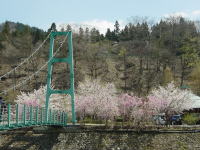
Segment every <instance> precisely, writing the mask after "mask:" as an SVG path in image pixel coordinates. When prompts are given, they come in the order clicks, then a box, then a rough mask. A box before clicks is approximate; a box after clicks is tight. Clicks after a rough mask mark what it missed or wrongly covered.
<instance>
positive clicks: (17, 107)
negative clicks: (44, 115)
mask: <svg viewBox="0 0 200 150" xmlns="http://www.w3.org/2000/svg"><path fill="white" fill-rule="evenodd" d="M15 109H16V116H15V119H16V125H17V126H18V124H19V105H18V104H16V107H15Z"/></svg>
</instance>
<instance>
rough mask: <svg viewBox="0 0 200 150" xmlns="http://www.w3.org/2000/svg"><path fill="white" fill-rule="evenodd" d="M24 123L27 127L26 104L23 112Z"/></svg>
mask: <svg viewBox="0 0 200 150" xmlns="http://www.w3.org/2000/svg"><path fill="white" fill-rule="evenodd" d="M23 123H24V125H26V105H25V104H24V110H23Z"/></svg>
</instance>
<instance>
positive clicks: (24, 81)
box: [0, 33, 68, 95]
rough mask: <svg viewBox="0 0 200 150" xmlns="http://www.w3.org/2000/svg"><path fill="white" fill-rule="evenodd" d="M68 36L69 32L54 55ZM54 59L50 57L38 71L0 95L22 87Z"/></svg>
mask: <svg viewBox="0 0 200 150" xmlns="http://www.w3.org/2000/svg"><path fill="white" fill-rule="evenodd" d="M67 36H68V33H67V34H66V36H65V38H64V40H63V41H62V42H61V44H60V46H59V47H58V49H57V50H56V52H55V53H54V55H53V56H55V55H56V54H57V53H58V52H59V50H60V49H61V48H62V46H63V44H64V42H65V41H66V39H67ZM52 59H53V57H52V58H51V59H49V60H48V61H47V62H46V63H45V64H44V65H43V66H42V67H41V68H40V69H39V70H38V71H36V72H35V73H34V74H32V75H30V76H29V77H27V78H26V79H25V80H23V81H22V82H20V83H18V84H17V85H16V86H15V85H14V86H12V87H10V88H8V89H7V90H5V91H3V92H1V93H0V95H2V94H6V93H7V92H9V91H10V90H13V89H14V88H18V87H21V86H22V85H24V84H25V83H26V82H27V81H28V80H30V79H32V78H33V77H34V76H35V75H36V74H38V73H39V72H40V71H41V70H42V69H44V67H46V66H47V65H48V63H49V62H50V61H51V60H52Z"/></svg>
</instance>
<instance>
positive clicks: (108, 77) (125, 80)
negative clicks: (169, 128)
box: [0, 17, 200, 101]
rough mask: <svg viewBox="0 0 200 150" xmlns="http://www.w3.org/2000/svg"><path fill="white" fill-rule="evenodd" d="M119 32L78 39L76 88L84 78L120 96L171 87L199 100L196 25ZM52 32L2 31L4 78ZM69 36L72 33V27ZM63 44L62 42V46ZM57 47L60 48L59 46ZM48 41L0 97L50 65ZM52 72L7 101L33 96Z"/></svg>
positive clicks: (10, 26)
mask: <svg viewBox="0 0 200 150" xmlns="http://www.w3.org/2000/svg"><path fill="white" fill-rule="evenodd" d="M114 28H115V29H114V30H113V31H112V30H110V29H108V30H107V32H106V34H105V35H103V34H101V33H100V32H99V30H98V29H95V28H93V29H89V28H86V29H83V28H79V33H73V46H74V64H75V82H76V83H75V84H76V86H77V85H78V83H79V81H83V80H84V79H85V78H91V79H97V78H100V79H101V81H102V82H113V83H114V84H115V85H116V87H117V89H118V92H119V93H120V92H124V93H134V94H135V95H138V96H145V95H147V94H148V93H149V92H150V91H151V89H153V88H155V87H157V86H158V85H165V84H166V83H168V82H170V81H175V83H176V84H177V85H178V86H180V87H182V88H190V89H192V90H193V92H194V93H196V94H198V95H200V76H199V72H200V62H199V60H200V59H199V56H200V53H199V52H200V34H199V32H198V30H197V29H198V28H197V25H196V24H195V22H193V21H191V20H187V19H185V18H182V17H171V18H167V19H163V20H160V21H159V22H158V23H155V24H152V23H149V22H148V21H145V20H143V21H138V22H130V23H128V24H127V25H126V26H125V27H124V28H121V27H120V25H119V23H118V21H116V22H115V25H114ZM51 30H56V24H55V23H52V25H51V27H50V28H49V30H48V31H47V32H45V31H43V30H41V29H38V28H35V27H30V26H28V25H24V24H21V23H13V22H8V21H7V22H5V23H3V24H1V25H0V75H3V74H4V73H6V72H7V71H9V70H11V69H13V68H15V67H16V66H17V65H18V64H19V63H20V62H22V61H23V60H24V59H26V58H27V57H28V56H29V55H30V54H31V53H33V50H34V49H36V48H37V47H38V46H39V45H40V44H41V43H42V41H43V40H45V38H46V36H47V35H48V34H49V32H50V31H51ZM65 30H73V29H71V27H70V25H68V26H67V28H66V29H62V31H65ZM60 40H61V39H58V41H57V43H56V44H58V43H59V42H60ZM56 44H55V45H56ZM48 50H49V40H48V41H47V42H46V43H45V45H44V46H43V47H42V49H41V50H40V52H39V53H38V54H37V55H36V56H34V57H33V58H31V61H30V62H28V63H26V65H24V66H23V67H20V68H18V69H17V70H16V71H14V72H13V73H12V74H11V75H9V76H8V77H5V78H2V80H1V81H0V92H2V91H3V90H5V89H6V88H8V87H10V86H13V85H17V84H18V83H20V82H21V81H23V80H24V79H26V78H27V77H28V76H30V75H31V74H32V73H34V72H36V71H37V70H38V69H39V68H40V67H41V66H42V65H43V64H44V63H45V62H46V61H47V60H48ZM63 67H64V66H63V65H58V67H57V68H55V69H57V70H54V76H55V80H54V85H55V87H58V88H66V85H65V84H66V82H67V81H66V82H63V80H64V79H65V80H66V79H67V78H66V76H65V73H66V72H68V71H67V69H66V70H64V69H63ZM46 74H47V69H46V68H45V69H43V70H42V71H41V73H40V74H38V75H35V76H34V78H33V79H30V81H29V82H28V83H26V84H25V85H23V86H22V87H20V88H16V89H15V88H14V89H13V90H11V91H10V92H8V93H6V94H5V95H3V96H4V97H6V99H7V100H11V101H12V99H14V97H15V96H16V95H17V94H18V93H19V91H20V90H21V91H25V92H30V91H33V90H34V89H38V88H39V87H40V86H41V85H45V84H46Z"/></svg>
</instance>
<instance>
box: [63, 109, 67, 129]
mask: <svg viewBox="0 0 200 150" xmlns="http://www.w3.org/2000/svg"><path fill="white" fill-rule="evenodd" d="M64 116H65V117H64V118H65V119H64V126H66V125H67V113H65V112H64Z"/></svg>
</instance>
